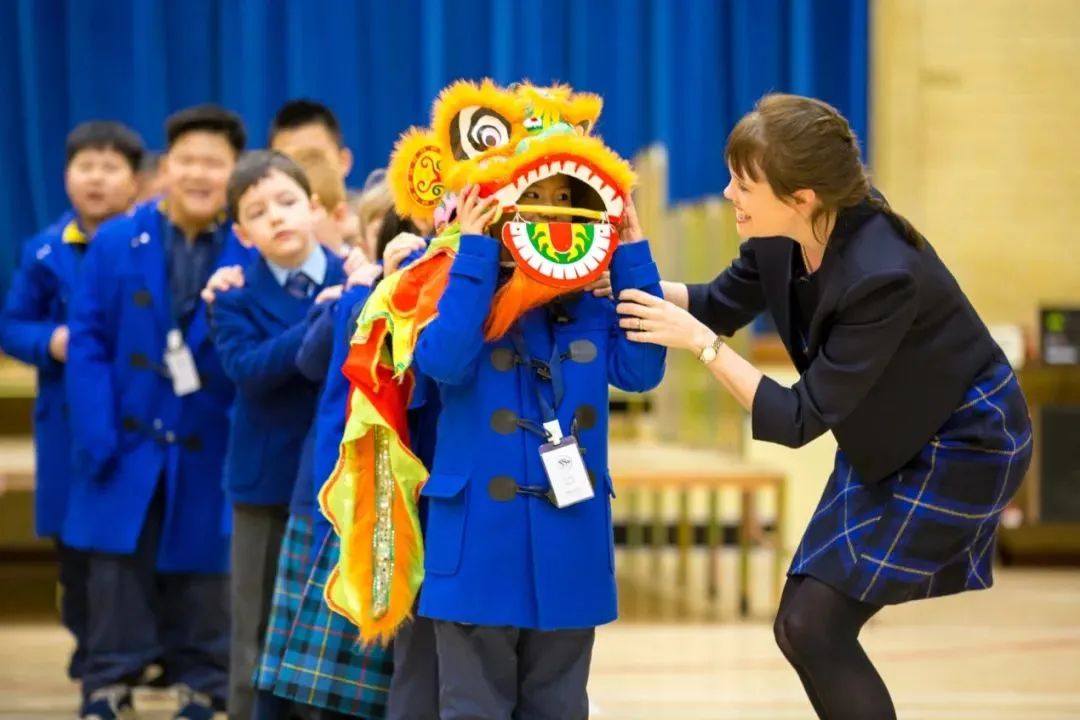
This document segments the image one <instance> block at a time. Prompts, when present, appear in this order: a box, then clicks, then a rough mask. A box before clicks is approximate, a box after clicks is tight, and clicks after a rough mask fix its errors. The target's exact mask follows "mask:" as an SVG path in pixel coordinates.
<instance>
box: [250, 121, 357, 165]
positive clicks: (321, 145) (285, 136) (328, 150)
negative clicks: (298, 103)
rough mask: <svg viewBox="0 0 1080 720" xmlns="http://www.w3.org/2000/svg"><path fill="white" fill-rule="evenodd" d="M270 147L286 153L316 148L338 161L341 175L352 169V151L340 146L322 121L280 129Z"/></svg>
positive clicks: (292, 153) (291, 153)
mask: <svg viewBox="0 0 1080 720" xmlns="http://www.w3.org/2000/svg"><path fill="white" fill-rule="evenodd" d="M270 148H271V149H272V150H277V151H278V152H283V153H285V154H286V155H294V154H296V152H297V151H299V150H303V149H305V148H315V149H316V150H319V151H320V152H321V153H323V154H324V155H326V156H327V157H329V158H333V159H334V160H336V161H337V164H338V167H339V169H340V170H341V177H346V176H347V175H348V174H349V171H350V170H351V169H352V152H350V151H349V149H348V148H343V147H338V144H337V140H335V139H334V136H333V135H331V134H330V131H329V130H327V129H326V126H325V125H322V124H320V123H310V124H308V125H301V126H299V127H295V128H288V129H283V130H278V131H277V132H276V133H275V134H274V137H273V138H272V139H271V141H270Z"/></svg>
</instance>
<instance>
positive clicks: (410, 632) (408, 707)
mask: <svg viewBox="0 0 1080 720" xmlns="http://www.w3.org/2000/svg"><path fill="white" fill-rule="evenodd" d="M438 718H439V658H438V655H437V651H436V647H435V623H434V621H432V620H430V619H428V618H424V617H419V616H417V617H415V618H413V620H412V622H410V623H407V624H406V625H404V626H402V628H401V629H400V630H398V634H397V635H396V636H394V674H393V675H392V676H391V677H390V697H389V699H388V700H387V703H386V720H438Z"/></svg>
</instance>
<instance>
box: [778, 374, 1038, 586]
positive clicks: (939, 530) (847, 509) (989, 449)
mask: <svg viewBox="0 0 1080 720" xmlns="http://www.w3.org/2000/svg"><path fill="white" fill-rule="evenodd" d="M1030 461H1031V421H1030V418H1029V416H1028V409H1027V403H1026V402H1025V400H1024V396H1023V394H1022V393H1021V391H1020V385H1019V383H1018V382H1017V380H1016V376H1015V374H1014V373H1013V371H1012V368H1011V367H1010V366H1009V365H1008V364H1007V363H1005V362H1004V361H1003V360H995V361H994V362H992V363H991V364H990V365H988V366H987V367H986V368H985V369H984V370H983V371H982V372H981V373H980V374H979V376H978V377H977V378H976V380H975V382H974V383H973V384H972V386H971V387H970V388H969V389H968V391H967V392H966V393H965V395H964V399H963V401H962V402H961V403H960V406H959V407H957V409H956V410H955V411H954V412H953V414H952V416H951V417H950V418H949V419H948V420H947V421H946V423H945V425H944V426H942V427H941V429H940V430H939V431H938V432H937V433H936V434H935V435H934V436H933V437H932V438H931V440H930V442H929V443H927V445H926V446H925V447H924V448H923V449H922V450H921V451H920V452H919V454H918V455H917V456H916V457H915V458H913V459H912V460H911V461H910V462H908V463H907V464H906V465H904V466H903V467H902V468H900V469H899V470H897V471H896V472H895V473H893V474H891V475H889V476H888V477H886V478H884V479H883V480H881V481H880V482H877V483H873V484H864V483H863V482H862V480H861V479H860V478H859V475H858V473H857V472H856V471H855V470H854V469H853V468H852V467H851V465H850V464H849V463H848V461H847V458H846V457H845V456H844V453H843V451H839V452H837V454H836V464H835V466H834V467H833V472H832V475H831V476H830V477H829V482H828V484H827V485H826V487H825V492H824V494H823V495H822V498H821V502H820V503H819V504H818V507H817V511H816V512H815V513H814V517H813V518H812V519H811V520H810V524H809V526H808V527H807V529H806V532H805V533H804V535H803V538H802V541H801V542H800V544H799V547H798V549H797V550H796V551H795V557H794V560H793V561H792V563H791V567H790V568H789V570H788V574H789V575H809V576H810V577H813V578H816V579H817V580H820V581H821V582H824V583H826V584H827V585H830V586H832V587H834V588H836V589H837V590H839V591H840V592H843V593H844V594H845V595H848V596H849V597H853V598H855V599H858V600H861V601H863V602H867V603H871V604H874V605H889V604H896V603H902V602H907V601H909V600H918V599H921V598H929V597H935V596H939V595H949V594H952V593H958V592H963V591H965V590H979V589H983V588H988V587H990V585H991V584H992V583H993V574H992V565H993V556H994V545H995V540H996V535H997V532H996V531H997V526H998V518H999V517H1000V515H1001V511H1002V510H1003V509H1004V508H1005V507H1006V505H1008V503H1009V501H1010V500H1011V499H1012V497H1013V495H1015V494H1016V491H1017V489H1018V488H1019V486H1020V482H1021V481H1022V480H1023V478H1024V474H1025V473H1026V472H1027V469H1028V465H1029V463H1030Z"/></svg>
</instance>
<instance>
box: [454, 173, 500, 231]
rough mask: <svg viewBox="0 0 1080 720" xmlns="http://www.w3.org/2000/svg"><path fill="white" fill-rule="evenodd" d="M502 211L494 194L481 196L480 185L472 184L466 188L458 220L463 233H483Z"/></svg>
mask: <svg viewBox="0 0 1080 720" xmlns="http://www.w3.org/2000/svg"><path fill="white" fill-rule="evenodd" d="M501 213H502V208H501V207H499V200H498V198H496V197H495V196H494V195H492V196H491V197H487V198H481V197H480V187H479V186H477V185H472V186H470V187H468V188H466V189H465V192H464V194H463V196H462V201H461V207H459V208H458V220H459V221H460V222H461V234H462V235H483V234H485V233H486V232H487V229H488V227H489V226H490V225H491V223H493V222H495V219H496V218H497V217H499V215H500V214H501Z"/></svg>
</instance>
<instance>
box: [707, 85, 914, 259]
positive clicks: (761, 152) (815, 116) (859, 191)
mask: <svg viewBox="0 0 1080 720" xmlns="http://www.w3.org/2000/svg"><path fill="white" fill-rule="evenodd" d="M724 157H725V159H726V160H727V163H728V165H729V166H730V167H731V169H732V170H733V171H734V173H735V174H736V175H738V176H740V177H744V178H748V179H750V180H753V181H754V182H758V181H759V180H760V179H761V176H762V175H764V176H765V180H766V181H767V182H768V183H769V187H771V188H772V191H773V192H774V193H775V194H776V196H777V197H778V198H780V199H786V198H790V197H791V196H792V195H793V194H794V193H795V192H796V191H797V190H804V189H809V190H813V191H814V192H815V193H816V194H817V197H818V200H819V202H820V205H819V206H818V207H817V208H815V210H814V212H813V214H812V215H811V217H810V222H811V226H812V227H813V229H814V235H815V237H816V236H817V231H818V221H819V220H820V219H821V218H822V217H824V216H825V215H826V214H827V213H829V212H832V211H839V210H843V209H844V208H849V207H852V206H854V205H858V204H859V203H861V202H864V201H865V202H867V203H868V204H869V205H870V206H871V207H873V208H874V209H875V210H877V211H878V212H880V213H882V214H883V215H885V216H886V217H887V218H888V219H889V222H890V223H891V224H892V225H893V227H894V228H896V231H897V232H898V233H900V235H901V236H903V238H904V239H905V240H907V241H908V242H909V243H911V244H912V245H915V246H918V245H919V244H920V243H922V241H923V237H922V235H921V234H920V233H919V231H918V230H916V229H915V228H914V226H912V224H911V223H910V222H908V221H907V219H906V218H904V217H903V216H902V215H899V214H897V213H896V212H895V211H893V209H892V208H891V207H889V204H888V202H886V201H885V199H884V198H882V197H881V196H880V195H878V194H876V193H875V192H872V191H871V185H870V178H869V177H868V176H867V174H866V169H865V168H864V167H863V164H862V159H861V158H860V156H859V143H858V140H857V139H856V138H855V133H854V132H852V130H851V126H850V125H848V121H847V120H846V119H845V118H844V116H843V115H841V114H840V113H839V112H838V111H837V110H836V108H834V107H833V106H832V105H829V104H828V103H825V102H822V101H820V100H815V99H813V98H808V97H802V96H800V95H784V94H780V93H774V94H769V95H766V96H764V97H763V98H761V99H760V100H758V102H757V104H756V105H755V106H754V110H753V111H752V112H749V113H747V114H746V115H744V116H743V118H742V119H741V120H739V122H738V124H737V125H736V126H735V129H734V130H732V131H731V135H729V136H728V141H727V148H726V149H725V151H724Z"/></svg>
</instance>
